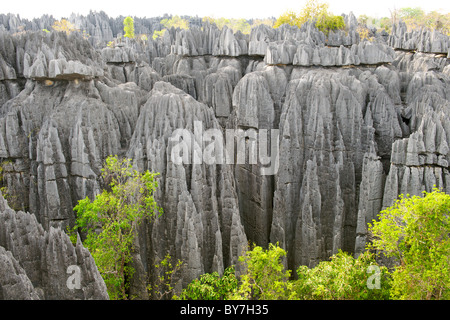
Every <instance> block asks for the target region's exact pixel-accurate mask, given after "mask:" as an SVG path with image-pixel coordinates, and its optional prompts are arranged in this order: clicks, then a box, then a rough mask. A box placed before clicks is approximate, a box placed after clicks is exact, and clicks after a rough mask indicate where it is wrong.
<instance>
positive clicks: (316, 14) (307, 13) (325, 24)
mask: <svg viewBox="0 0 450 320" xmlns="http://www.w3.org/2000/svg"><path fill="white" fill-rule="evenodd" d="M308 21H315V22H316V27H317V29H319V30H320V31H322V32H324V33H325V34H327V35H328V33H329V31H330V30H337V29H344V28H345V23H344V18H343V17H342V16H335V15H333V14H332V13H330V12H329V11H328V4H327V3H322V2H319V1H318V0H308V1H307V2H306V4H305V6H304V7H303V8H302V9H301V11H300V12H299V13H296V12H294V11H286V12H285V13H284V14H282V15H281V16H280V17H279V18H278V19H277V21H275V24H274V28H278V27H280V26H281V25H283V24H285V23H287V24H290V25H291V26H297V27H299V28H300V27H301V26H302V25H303V24H304V23H306V22H308Z"/></svg>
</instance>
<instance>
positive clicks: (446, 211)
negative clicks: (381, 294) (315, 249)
mask: <svg viewBox="0 0 450 320" xmlns="http://www.w3.org/2000/svg"><path fill="white" fill-rule="evenodd" d="M379 217H380V220H379V221H374V222H373V224H370V225H369V231H370V232H371V233H372V234H373V237H374V240H373V242H372V244H369V245H368V247H369V249H375V250H377V251H378V252H380V254H382V255H386V256H387V257H392V258H395V259H396V260H397V262H398V265H397V266H396V267H395V269H394V271H393V272H392V278H393V282H392V290H391V297H392V298H394V299H427V300H429V299H450V195H448V194H445V193H444V192H441V191H439V190H437V189H435V190H434V191H433V192H430V193H427V192H424V196H423V197H419V196H413V197H406V198H405V197H403V196H400V199H399V200H398V201H397V202H396V203H395V204H394V205H393V206H391V207H389V208H387V209H386V210H384V211H382V212H381V213H380V215H379Z"/></svg>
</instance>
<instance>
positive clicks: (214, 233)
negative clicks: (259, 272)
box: [127, 82, 247, 285]
mask: <svg viewBox="0 0 450 320" xmlns="http://www.w3.org/2000/svg"><path fill="white" fill-rule="evenodd" d="M168 114H169V115H170V117H168V116H167V115H168ZM177 129H178V130H185V131H183V132H181V133H180V131H176V130H177ZM208 130H209V132H211V130H213V131H212V132H213V134H214V136H215V137H216V139H218V140H216V142H214V150H215V151H214V152H213V155H216V157H215V159H213V160H215V161H218V162H213V163H212V164H208V163H205V161H206V162H208V159H209V158H207V157H206V151H207V149H205V147H206V146H208V145H209V144H210V143H209V142H208V141H205V140H202V139H203V138H202V137H203V135H202V132H208ZM177 132H178V137H177V136H176V134H177ZM180 135H183V140H184V141H187V142H186V145H185V147H183V149H184V151H183V153H182V154H181V156H183V155H184V156H185V157H186V158H185V164H184V165H183V164H182V163H181V164H177V161H176V159H175V158H173V157H175V156H178V155H180V150H179V147H180V140H179V137H180ZM218 135H219V136H220V135H221V131H220V126H219V124H218V122H217V120H216V119H215V116H214V112H213V111H212V110H211V109H210V108H208V107H207V106H206V105H204V104H202V103H199V102H197V101H196V100H194V99H193V98H192V96H190V95H187V94H186V93H185V92H184V91H181V90H179V89H177V88H175V87H174V86H172V85H171V84H169V83H165V82H157V83H156V84H155V86H154V88H153V90H152V92H151V96H150V98H149V99H148V101H147V103H146V104H145V106H143V108H142V110H141V113H140V115H139V119H138V122H137V125H136V129H135V132H134V134H133V138H132V140H131V142H130V148H129V150H128V153H127V155H128V156H129V157H131V158H133V160H134V163H135V165H136V167H137V168H138V169H139V170H143V169H148V170H151V171H155V172H159V173H160V176H159V182H158V183H159V189H158V192H157V195H156V198H157V201H158V203H159V204H160V205H161V206H162V207H163V210H164V214H163V215H162V216H161V217H160V218H157V219H155V220H154V221H153V222H152V223H151V224H150V225H149V227H148V232H149V233H148V234H147V235H146V236H143V237H145V238H146V239H147V240H146V244H145V246H144V247H143V246H142V245H141V249H142V250H145V251H146V252H147V261H146V262H145V263H147V264H148V266H151V263H152V262H154V261H158V260H160V259H162V258H163V257H164V256H165V255H166V254H167V253H170V255H171V256H172V257H173V259H182V260H183V261H184V263H185V265H186V269H184V271H183V275H182V279H183V284H184V285H186V284H187V283H188V282H190V281H191V280H192V279H194V278H195V277H198V276H199V275H200V274H202V273H204V272H213V271H218V272H219V273H220V272H223V269H224V266H228V265H230V264H236V263H237V258H238V254H242V252H243V250H245V249H246V241H247V240H246V236H245V233H244V231H243V227H242V224H241V223H240V216H239V207H238V200H237V196H236V191H235V188H234V182H233V175H232V171H231V170H230V168H229V167H228V166H226V165H218V164H219V163H224V161H225V153H224V152H225V148H224V145H223V144H224V141H223V138H222V139H220V138H219V136H218ZM189 141H190V142H189ZM181 146H184V145H181ZM177 148H178V149H177ZM202 159H206V160H205V161H203V160H202ZM220 161H222V162H220Z"/></svg>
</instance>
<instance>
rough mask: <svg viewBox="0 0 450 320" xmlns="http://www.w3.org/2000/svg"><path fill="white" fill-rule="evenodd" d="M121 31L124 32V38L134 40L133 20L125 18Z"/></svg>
mask: <svg viewBox="0 0 450 320" xmlns="http://www.w3.org/2000/svg"><path fill="white" fill-rule="evenodd" d="M123 31H124V32H125V35H124V37H125V38H131V39H133V38H134V20H133V18H132V17H129V16H128V17H126V18H125V19H124V20H123Z"/></svg>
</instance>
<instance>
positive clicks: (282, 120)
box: [0, 13, 450, 299]
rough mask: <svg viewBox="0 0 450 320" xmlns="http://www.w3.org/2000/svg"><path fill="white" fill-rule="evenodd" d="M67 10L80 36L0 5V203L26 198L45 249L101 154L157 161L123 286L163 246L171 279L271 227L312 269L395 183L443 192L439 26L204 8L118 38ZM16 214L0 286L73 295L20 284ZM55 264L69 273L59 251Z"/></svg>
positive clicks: (235, 251)
mask: <svg viewBox="0 0 450 320" xmlns="http://www.w3.org/2000/svg"><path fill="white" fill-rule="evenodd" d="M70 20H71V21H72V22H74V23H75V24H76V26H77V28H79V29H80V30H87V32H88V33H89V35H90V37H88V40H86V39H84V38H83V36H82V35H81V34H80V33H76V32H75V33H73V34H71V35H69V36H67V35H66V34H64V33H55V32H51V33H49V34H47V33H45V32H43V31H41V30H42V29H43V28H46V26H49V25H51V24H52V23H53V21H54V19H53V18H52V17H45V18H42V19H41V20H36V21H34V22H33V23H29V24H27V22H26V21H25V20H21V19H19V18H18V17H16V16H14V15H8V16H6V15H0V28H2V31H1V32H0V44H1V45H0V157H1V158H2V159H1V160H2V161H3V164H2V167H3V186H5V187H7V190H8V195H7V197H8V202H9V204H10V206H11V207H13V208H15V209H17V210H22V211H29V212H30V213H31V214H23V213H20V212H18V213H17V217H20V219H22V220H23V221H27V223H28V224H29V225H33V226H34V227H33V228H36V229H38V230H40V231H39V232H38V233H39V235H40V236H39V237H44V238H45V239H47V238H48V239H53V240H51V241H54V243H55V247H54V248H56V249H55V250H56V251H55V252H59V253H58V254H56V253H55V254H54V253H49V254H50V255H51V257H52V258H55V257H56V258H55V259H62V260H64V259H66V260H64V261H69V260H70V259H72V258H73V254H72V253H71V252H72V251H71V250H72V249H70V248H71V247H70V246H69V244H68V243H67V245H66V240H65V238H64V236H63V232H62V231H61V230H64V229H65V228H66V227H67V226H73V224H74V221H75V213H74V212H73V207H74V206H75V205H76V203H77V201H78V200H79V199H82V198H85V197H86V196H89V197H90V198H93V197H94V196H95V194H96V193H98V192H100V190H101V189H102V188H103V187H104V186H103V181H101V179H100V170H101V167H102V164H103V161H104V160H105V158H106V157H107V156H109V155H111V154H118V155H119V156H127V157H131V158H132V159H133V163H134V165H135V167H136V168H137V169H139V170H146V169H149V170H152V171H155V172H159V173H160V175H159V178H158V179H159V180H158V181H159V189H158V191H157V193H156V195H155V197H156V199H157V201H158V203H159V205H160V206H161V207H162V208H163V210H164V213H163V215H162V216H161V217H159V218H156V219H154V220H152V221H150V222H148V223H145V224H144V225H142V227H141V228H140V230H139V237H138V241H137V243H136V247H135V251H134V253H133V254H134V266H135V267H136V270H137V273H136V275H135V278H133V280H132V286H131V288H130V290H131V291H133V294H134V295H136V296H137V297H139V298H145V297H146V296H147V293H146V292H145V287H146V283H143V282H145V281H147V280H149V281H150V282H152V281H155V277H156V273H154V272H153V271H154V270H153V265H154V264H155V263H156V262H159V261H160V260H161V259H163V258H164V257H165V255H166V254H167V253H169V254H170V255H171V257H172V259H173V262H175V261H176V259H181V260H183V261H184V268H183V269H182V270H181V272H180V274H179V277H178V278H177V279H173V280H174V283H175V282H176V280H179V279H180V280H181V281H180V282H179V283H178V286H177V290H179V289H181V287H183V286H186V285H187V284H188V283H189V281H191V280H192V279H194V278H196V277H198V276H199V275H200V274H202V273H205V272H213V271H218V272H219V273H221V272H223V270H224V269H225V268H226V267H227V266H229V265H231V264H238V257H239V256H240V255H242V254H243V253H244V252H245V250H246V248H247V242H248V241H250V242H254V243H256V244H257V245H262V246H267V245H268V243H269V242H279V243H280V245H281V246H282V247H283V248H285V249H286V250H287V252H288V255H287V259H286V266H287V267H289V268H290V269H292V270H295V269H296V268H297V267H298V265H299V264H305V265H308V266H314V265H316V264H317V263H318V262H319V261H321V260H324V259H328V258H329V257H330V256H331V255H332V254H334V253H336V252H337V251H338V249H343V250H345V251H348V252H351V253H354V254H355V255H358V254H360V253H361V252H362V251H363V250H364V248H365V244H366V241H367V239H368V234H367V222H370V221H371V220H372V219H376V217H377V214H378V213H379V211H380V210H382V209H383V208H386V207H387V206H390V205H392V203H393V202H394V201H395V199H396V198H397V197H398V195H399V194H401V193H410V194H420V193H421V192H422V191H423V190H427V191H429V190H431V189H432V188H433V187H434V186H436V187H439V188H443V189H444V190H446V191H449V192H450V186H449V184H448V181H449V179H450V176H449V172H448V167H449V163H448V161H449V156H450V155H449V152H450V151H449V145H448V144H449V142H448V141H450V140H449V139H450V124H449V120H448V114H449V112H450V110H449V108H450V105H449V99H450V84H449V81H450V78H449V76H450V67H449V60H448V58H447V57H446V56H445V55H446V52H448V37H446V36H445V35H441V34H439V33H437V32H431V31H427V30H420V31H413V32H407V31H406V29H405V27H404V25H403V24H402V23H400V24H399V25H396V26H395V27H394V28H393V32H392V33H391V35H390V36H389V37H387V36H386V35H383V34H381V35H379V34H377V33H376V32H373V34H374V38H375V40H374V41H367V40H366V41H361V39H360V37H359V34H358V32H357V31H356V27H357V22H356V18H355V17H354V15H353V14H350V15H344V20H345V22H346V28H347V29H346V32H343V31H336V32H330V33H328V35H325V34H324V33H322V32H320V31H319V30H318V29H317V28H316V27H315V24H314V23H306V24H304V25H303V26H302V27H301V28H297V27H293V26H289V25H283V26H280V27H279V28H277V29H273V28H270V27H268V26H266V25H259V26H258V27H255V28H253V29H252V30H251V32H250V34H249V35H244V34H241V33H239V32H237V33H233V31H232V30H231V29H229V28H226V27H224V28H222V29H221V30H220V29H218V28H217V27H216V26H215V25H211V24H209V23H204V24H203V25H201V24H198V25H195V24H194V25H192V26H191V28H190V29H187V30H180V29H174V28H172V29H170V30H167V31H166V32H165V33H164V35H163V36H162V37H160V38H157V39H151V37H149V38H150V39H149V40H148V41H144V40H141V39H122V40H119V39H116V38H115V37H116V36H118V35H119V34H120V33H121V30H122V29H121V28H122V27H121V26H120V24H121V20H120V17H119V18H117V19H112V18H109V17H107V16H106V15H105V14H104V13H90V14H89V15H88V17H83V16H79V15H72V16H71V17H70ZM122 20H123V18H122ZM24 28H25V30H35V32H30V31H29V32H23V31H24V30H21V29H24ZM135 28H136V33H145V34H149V35H151V33H152V32H153V31H154V30H160V29H161V25H160V24H159V20H158V19H156V18H155V19H153V18H152V19H148V20H145V19H142V20H140V19H135ZM137 30H140V31H137ZM13 33H16V34H13ZM109 41H111V42H110V43H109V45H108V46H107V45H106V44H107V43H108V42H109ZM277 130H279V131H277ZM272 133H273V135H272ZM181 137H182V138H181ZM262 137H265V138H266V139H265V140H262ZM276 147H277V148H276ZM239 152H241V153H240V154H238V153H239ZM208 155H214V156H215V157H210V156H208ZM176 156H180V157H181V159H183V156H188V157H186V158H185V162H184V163H179V162H178V160H179V157H176ZM270 170H273V171H270ZM262 173H265V174H262ZM8 210H9V209H8ZM8 210H7V211H8ZM8 212H10V211H8ZM2 215H3V216H2ZM0 217H6V215H5V214H4V213H0ZM17 217H16V220H14V219H13V217H12V216H11V215H8V219H6V218H3V220H0V235H5V236H4V237H3V238H1V237H0V264H1V265H2V266H4V270H8V271H5V272H3V273H1V272H0V281H1V284H2V286H3V287H4V288H5V289H4V290H3V293H0V294H3V298H14V297H17V298H20V299H22V298H24V299H25V298H30V299H31V298H33V299H34V298H54V297H58V295H59V296H60V297H63V298H70V297H72V296H70V295H69V293H64V292H63V293H59V292H58V291H57V290H56V291H55V290H54V289H53V286H57V285H56V284H54V283H50V282H46V281H47V280H39V281H40V282H39V285H36V282H35V280H34V279H37V278H36V277H37V276H35V275H34V273H30V272H31V271H30V269H29V267H28V266H27V265H25V264H24V262H23V261H24V260H23V259H22V256H20V254H21V253H20V252H19V251H14V250H19V249H13V248H12V247H11V246H9V245H6V244H4V243H6V242H5V241H6V240H5V239H9V238H7V237H6V235H7V234H8V232H9V231H7V230H10V229H7V228H11V227H10V226H11V225H12V222H11V221H13V220H14V221H15V222H14V223H16V225H19V224H20V223H18V222H17V221H18V220H17V219H19V218H17ZM22 220H20V221H22ZM21 223H22V222H21ZM18 228H19V227H18ZM20 228H22V227H20ZM20 228H19V229H20ZM27 230H28V229H27ZM17 234H20V232H19V233H17ZM20 239H21V237H19V236H17V241H22V240H20ZM56 239H57V240H56ZM2 241H3V242H2ZM8 241H9V240H8ZM15 241H16V240H15ZM49 241H50V240H49ZM8 243H9V242H8ZM52 243H53V242H52ZM38 246H39V245H36V248H34V249H30V250H32V251H33V252H40V251H39V250H43V249H41V248H40V249H38V248H37V247H38ZM2 247H3V248H2ZM60 247H64V248H66V247H67V248H68V249H67V248H66V249H67V250H68V251H67V250H66V249H64V250H63V249H61V250H60V251H57V250H59V249H57V248H60ZM14 248H15V247H14ZM76 248H81V244H79V245H77V246H76V247H75V249H74V250H75V251H76V250H78V249H76ZM27 250H28V249H27ZM65 250H66V251H65ZM80 250H81V249H80ZM83 250H84V249H83ZM16 252H19V253H18V254H19V255H17V254H15V253H16ZM33 252H31V251H30V254H32V253H33ZM77 254H78V253H77ZM86 254H87V253H86ZM85 257H87V255H85ZM67 259H69V260H67ZM86 259H88V258H86ZM64 267H66V266H64ZM46 268H47V267H45V265H39V266H37V265H36V266H35V269H36V270H37V271H36V273H39V272H40V273H41V274H46V272H47V271H48V270H47V269H48V268H47V269H46ZM89 268H90V267H89ZM89 268H87V269H86V270H87V271H86V272H87V273H88V274H91V271H92V270H91V269H89ZM240 268H241V266H239V264H238V267H237V270H238V273H239V272H241V271H242V270H241V269H240ZM2 270H3V269H2ZM53 271H54V273H55V279H59V280H58V281H62V279H63V277H66V276H67V275H66V274H64V270H63V266H62V264H60V265H58V267H57V269H55V270H53ZM53 271H52V272H53ZM83 272H84V271H83ZM39 279H40V278H39ZM93 297H96V296H95V294H94V293H93V291H92V290H91V291H90V293H86V294H85V295H84V296H83V297H82V298H93ZM77 298H78V296H77ZM80 298H81V296H80Z"/></svg>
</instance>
